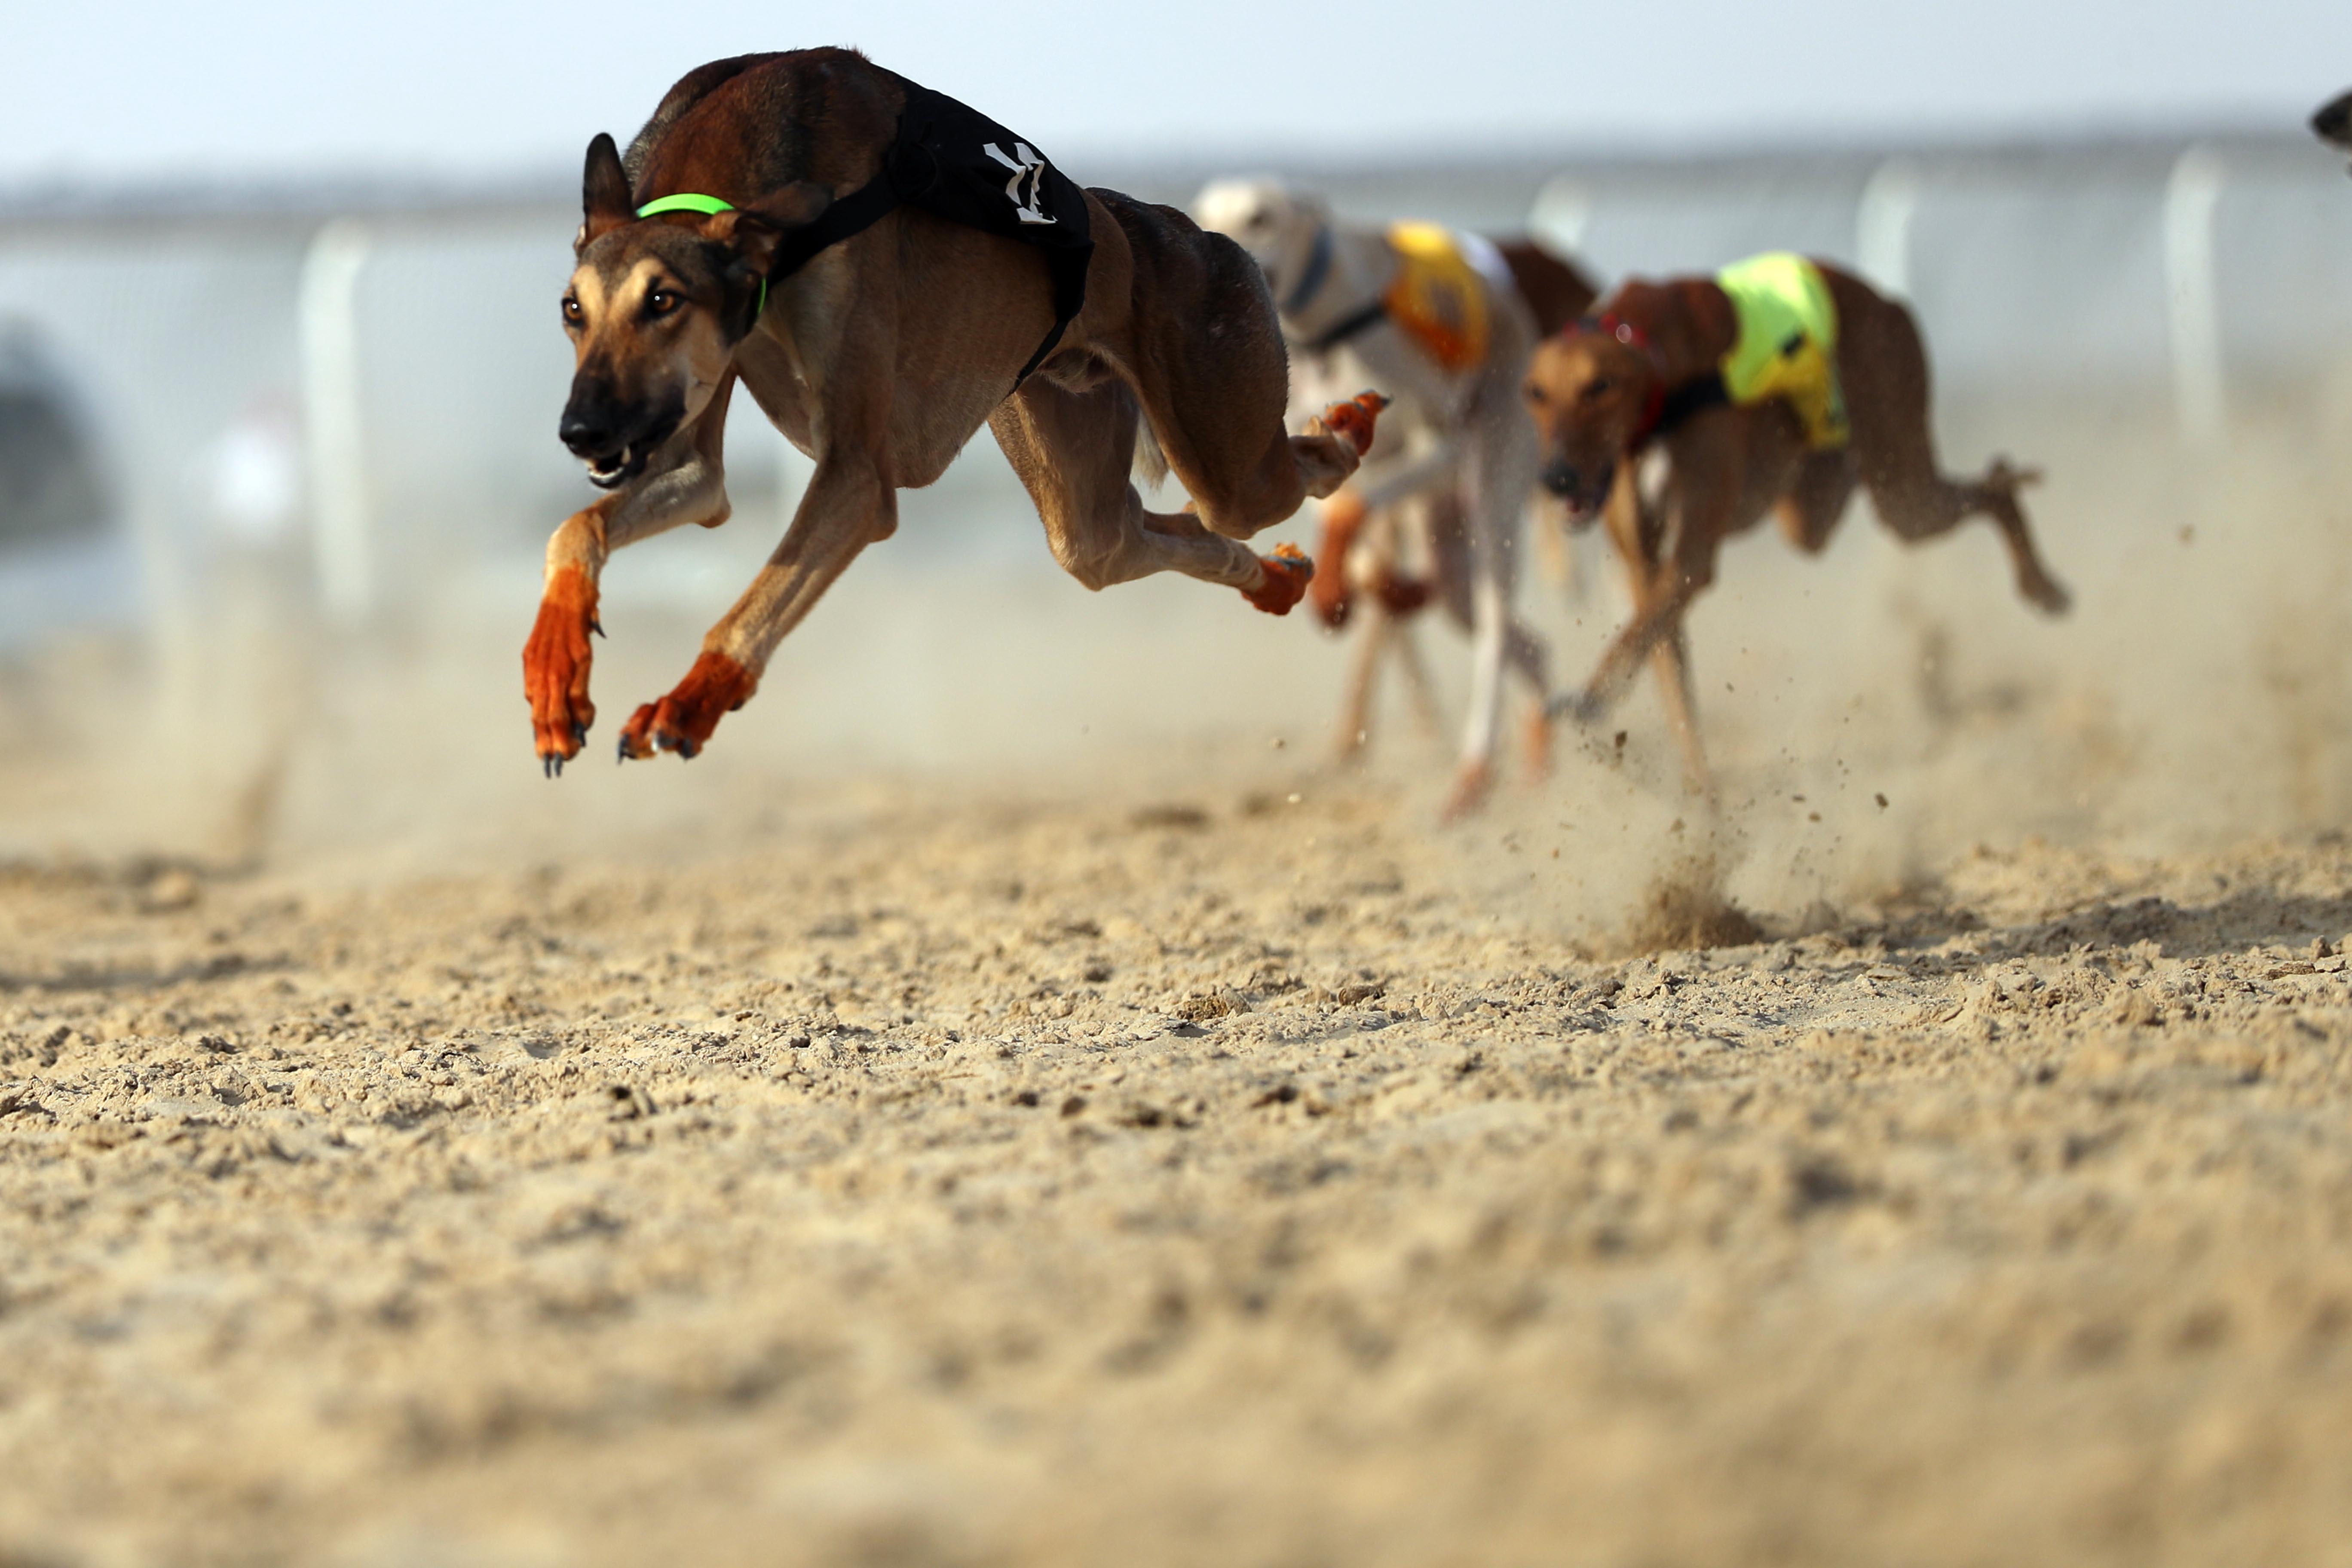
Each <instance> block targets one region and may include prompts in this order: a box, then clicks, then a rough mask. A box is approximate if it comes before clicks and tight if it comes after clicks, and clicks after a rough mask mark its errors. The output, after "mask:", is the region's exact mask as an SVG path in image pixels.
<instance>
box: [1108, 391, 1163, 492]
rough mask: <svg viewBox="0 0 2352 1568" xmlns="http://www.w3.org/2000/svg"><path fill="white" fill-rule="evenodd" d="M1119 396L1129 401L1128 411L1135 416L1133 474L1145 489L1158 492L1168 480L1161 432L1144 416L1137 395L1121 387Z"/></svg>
mask: <svg viewBox="0 0 2352 1568" xmlns="http://www.w3.org/2000/svg"><path fill="white" fill-rule="evenodd" d="M1119 395H1121V396H1123V397H1125V398H1126V399H1127V406H1128V409H1129V412H1130V413H1131V414H1133V415H1134V416H1135V462H1134V464H1133V465H1132V468H1133V472H1134V474H1135V477H1136V478H1137V479H1139V480H1141V481H1142V483H1143V488H1144V489H1148V490H1156V489H1159V488H1160V486H1161V485H1162V484H1164V483H1166V482H1167V479H1168V454H1167V452H1166V451H1165V450H1164V449H1163V448H1162V447H1160V432H1159V431H1157V430H1154V429H1153V428H1152V427H1151V421H1150V420H1149V419H1146V418H1145V417H1144V416H1143V409H1142V406H1141V405H1139V404H1138V403H1137V402H1136V401H1135V394H1133V393H1131V392H1129V391H1128V390H1127V389H1126V388H1124V387H1121V388H1120V389H1119Z"/></svg>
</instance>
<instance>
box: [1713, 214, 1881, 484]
mask: <svg viewBox="0 0 2352 1568" xmlns="http://www.w3.org/2000/svg"><path fill="white" fill-rule="evenodd" d="M1715 281H1716V286H1717V288H1719V289H1722V290H1723V291H1724V293H1725V294H1726V295H1727V296H1729V297H1730V300H1731V307H1732V310H1734V311H1735V312H1737V314H1738V318H1739V341H1738V342H1737V343H1735V344H1734V345H1733V346H1732V350H1731V352H1730V353H1727V354H1726V355H1724V356H1723V364H1722V375H1723V389H1724V392H1725V393H1726V395H1728V396H1729V398H1730V400H1731V401H1732V402H1733V403H1734V404H1736V405H1741V406H1743V407H1744V406H1746V405H1750V404H1757V403H1761V402H1763V401H1764V400H1765V399H1766V398H1768V397H1779V398H1784V399H1786V400H1787V402H1788V404H1789V405H1790V408H1792V409H1794V410H1795V411H1796V415H1797V417H1798V419H1799V420H1800V421H1801V422H1802V423H1803V425H1804V427H1805V440H1806V442H1807V444H1809V445H1810V446H1811V447H1813V448H1814V449H1815V450H1816V451H1822V450H1827V449H1831V448H1834V447H1843V446H1844V445H1845V444H1846V442H1847V441H1848V440H1849V439H1850V438H1851V437H1852V436H1853V427H1852V426H1851V425H1850V424H1849V422H1848V421H1847V418H1846V407H1845V393H1844V390H1843V388H1842V387H1841V386H1840V385H1839V384H1838V373H1837V339H1838V319H1837V303H1836V301H1835V300H1832V299H1831V298H1830V290H1829V285H1828V284H1827V283H1826V282H1824V281H1823V280H1822V269H1821V268H1819V267H1816V266H1815V265H1813V263H1811V261H1808V260H1807V259H1805V258H1803V257H1801V256H1795V255H1791V254H1790V253H1789V252H1787V251H1774V252H1771V253H1769V254H1768V255H1764V256H1754V257H1750V258H1748V259H1747V260H1745V261H1740V262H1735V263H1734V264H1732V265H1731V266H1729V267H1727V268H1724V269H1723V270H1722V271H1721V272H1718V273H1717V274H1716V278H1715Z"/></svg>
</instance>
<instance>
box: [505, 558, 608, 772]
mask: <svg viewBox="0 0 2352 1568" xmlns="http://www.w3.org/2000/svg"><path fill="white" fill-rule="evenodd" d="M603 629H604V628H603V627H601V626H598V625H597V624H596V584H594V583H593V582H591V581H590V580H589V577H588V574H586V573H585V572H583V571H581V570H579V569H578V568H577V567H565V568H564V569H563V570H562V571H560V572H558V573H556V574H554V575H553V576H552V577H551V578H549V579H548V584H547V595H546V596H545V597H544V598H542V599H541V601H540V605H539V619H538V620H537V621H536V622H534V623H532V626H531V628H530V641H529V642H527V643H525V644H523V648H522V689H523V696H524V697H525V698H526V699H528V700H530V728H531V733H532V736H533V739H534V741H535V742H536V743H537V745H538V748H539V763H540V767H541V770H543V771H544V772H545V773H546V774H547V776H548V777H549V778H553V777H555V776H556V775H557V774H558V773H562V771H563V764H564V763H567V762H570V761H571V760H572V758H573V757H576V756H578V755H579V754H580V745H581V742H583V741H585V740H586V739H587V738H588V727H589V726H590V725H591V724H593V723H594V722H595V721H596V705H595V704H594V703H593V702H591V701H589V700H588V672H589V668H590V667H591V665H593V662H594V658H595V655H594V651H593V649H592V648H591V647H590V646H589V642H588V638H589V635H590V634H591V633H593V632H598V631H602V630H603Z"/></svg>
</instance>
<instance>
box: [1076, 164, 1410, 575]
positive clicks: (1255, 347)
mask: <svg viewBox="0 0 2352 1568" xmlns="http://www.w3.org/2000/svg"><path fill="white" fill-rule="evenodd" d="M1097 195H1098V196H1100V197H1101V199H1102V200H1103V203H1104V205H1105V207H1106V208H1107V209H1108V211H1109V212H1110V213H1111V215H1112V216H1114V217H1115V218H1116V219H1117V220H1118V225H1119V228H1120V230H1121V233H1122V237H1124V238H1125V240H1126V242H1127V248H1128V251H1129V257H1130V260H1131V265H1132V267H1133V274H1132V282H1131V291H1132V297H1133V299H1134V300H1136V301H1137V308H1136V309H1135V310H1134V311H1133V312H1132V314H1131V315H1130V316H1129V320H1128V323H1127V327H1126V331H1124V333H1122V334H1121V337H1122V339H1123V341H1120V342H1117V343H1116V344H1115V345H1107V346H1108V347H1109V348H1110V350H1111V352H1110V357H1111V358H1112V359H1113V360H1114V361H1115V362H1116V365H1117V369H1118V374H1120V376H1121V377H1122V378H1123V379H1125V380H1126V382H1127V383H1128V384H1129V388H1130V389H1131V390H1132V391H1133V392H1134V395H1135V398H1136V401H1137V403H1138V404H1139V405H1141V407H1142V410H1143V416H1144V417H1145V418H1146V419H1148V420H1150V424H1151V429H1152V433H1153V434H1154V436H1156V437H1158V439H1159V443H1160V450H1161V452H1163V453H1164V454H1165V455H1166V457H1167V458H1168V466H1169V468H1171V470H1172V471H1173V472H1174V473H1175V475H1176V478H1177V479H1178V480H1179V481H1181V483H1182V484H1183V486H1184V489H1185V490H1186V491H1187V492H1188V493H1189V494H1190V495H1191V496H1192V504H1193V507H1194V509H1195V512H1196V515H1197V516H1198V517H1199V519H1200V521H1201V523H1202V526H1203V527H1204V528H1205V529H1206V530H1207V531H1209V532H1211V533H1214V534H1218V535H1222V536H1223V537H1224V538H1227V539H1236V540H1242V539H1250V538H1254V537H1255V536H1256V535H1257V534H1258V533H1259V532H1260V531H1263V530H1265V529H1267V528H1270V527H1272V526H1273V525H1274V524H1276V523H1277V522H1280V521H1284V520H1285V519H1286V518H1288V517H1289V516H1290V515H1291V514H1292V513H1293V512H1295V511H1297V510H1298V508H1299V505H1300V503H1302V502H1303V501H1305V500H1307V498H1309V497H1317V498H1320V497H1324V496H1328V495H1330V494H1332V493H1333V492H1335V491H1337V490H1338V489H1339V487H1340V486H1341V485H1343V484H1345V483H1347V482H1348V480H1349V478H1351V477H1352V476H1353V475H1354V474H1355V472H1356V469H1357V468H1358V467H1360V465H1361V463H1362V461H1363V455H1364V453H1365V452H1366V451H1367V450H1368V449H1369V448H1370V446H1371V444H1372V423H1373V419H1374V416H1376V415H1377V414H1378V413H1379V410H1380V407H1381V405H1382V404H1383V403H1384V401H1385V400H1384V399H1381V398H1379V397H1378V396H1375V395H1365V396H1363V397H1360V398H1358V399H1356V400H1355V401H1353V402H1349V403H1339V404H1333V405H1331V406H1330V407H1329V408H1328V409H1326V410H1325V411H1324V413H1323V415H1322V416H1321V417H1319V418H1317V419H1311V420H1309V421H1308V422H1307V429H1306V431H1305V433H1304V434H1302V435H1298V436H1293V435H1291V434H1290V433H1289V431H1288V428H1287V427H1286V425H1285V424H1284V416H1285V413H1286V405H1287V404H1288V401H1289V384H1290V378H1289V372H1288V369H1287V365H1286V360H1285V357H1284V351H1283V346H1282V329H1281V325H1280V323H1279V321H1277V320H1276V316H1275V311H1274V300H1273V299H1272V297H1271V296H1269V295H1268V294H1267V292H1266V287H1265V274H1264V273H1262V272H1260V271H1259V269H1258V266H1257V263H1256V262H1255V261H1253V260H1251V259H1250V256H1249V253H1248V252H1247V251H1245V250H1244V249H1242V247H1239V246H1238V245H1235V244H1234V242H1233V241H1232V240H1230V239H1227V238H1226V237H1224V236H1223V235H1219V234H1203V233H1202V232H1201V230H1200V229H1199V228H1197V227H1195V226H1193V225H1192V222H1191V221H1190V220H1189V219H1186V218H1184V217H1183V216H1182V215H1181V214H1175V213H1171V212H1169V211H1168V210H1167V209H1165V208H1159V207H1150V206H1147V205H1144V204H1142V203H1140V202H1133V201H1129V199H1127V198H1124V197H1119V198H1116V199H1114V198H1112V197H1111V196H1109V195H1108V194H1104V193H1097ZM1260 570H1261V572H1263V570H1264V569H1263V568H1261V569H1260ZM1277 570H1279V569H1277ZM1305 581H1306V578H1305V576H1304V574H1301V575H1300V576H1299V578H1298V582H1299V584H1300V586H1302V587H1303V586H1304V584H1305ZM1261 607H1265V608H1272V607H1273V606H1272V605H1270V604H1262V605H1261Z"/></svg>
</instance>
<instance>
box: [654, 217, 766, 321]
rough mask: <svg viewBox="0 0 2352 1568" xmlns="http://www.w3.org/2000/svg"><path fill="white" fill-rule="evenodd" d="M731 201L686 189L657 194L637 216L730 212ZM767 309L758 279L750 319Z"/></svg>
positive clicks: (762, 286)
mask: <svg viewBox="0 0 2352 1568" xmlns="http://www.w3.org/2000/svg"><path fill="white" fill-rule="evenodd" d="M734 210H735V204H734V203H733V202H722V201H720V200H719V198H718V197H717V196H706V195H702V194H701V193H700V192H698V191H687V192H683V193H681V194H680V195H675V196H657V197H656V198H655V199H654V200H652V201H649V202H647V203H646V205H643V206H641V207H639V208H638V209H637V216H639V217H659V216H661V215H662V214H664V213H700V214H701V215H702V216H705V217H709V216H712V215H713V214H715V213H731V212H733V211H734ZM767 310H768V280H767V279H765V278H762V279H760V302H759V303H758V304H757V305H754V306H753V307H751V320H752V321H754V322H756V321H759V319H760V318H761V316H763V315H765V314H766V313H767Z"/></svg>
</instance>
